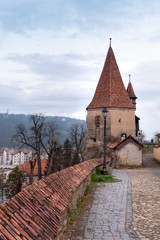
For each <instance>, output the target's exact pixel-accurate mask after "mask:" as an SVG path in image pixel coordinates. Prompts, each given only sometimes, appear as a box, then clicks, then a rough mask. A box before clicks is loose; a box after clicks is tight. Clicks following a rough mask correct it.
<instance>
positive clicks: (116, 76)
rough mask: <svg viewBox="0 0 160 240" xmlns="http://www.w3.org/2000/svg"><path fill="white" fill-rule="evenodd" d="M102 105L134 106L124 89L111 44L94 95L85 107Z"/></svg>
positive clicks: (90, 107)
mask: <svg viewBox="0 0 160 240" xmlns="http://www.w3.org/2000/svg"><path fill="white" fill-rule="evenodd" d="M103 107H115V108H133V109H134V108H135V106H134V105H133V103H132V102H131V100H130V99H129V96H128V93H127V91H126V89H125V86H124V83H123V81H122V78H121V75H120V72H119V69H118V65H117V62H116V59H115V56H114V53H113V50H112V48H111V46H110V47H109V50H108V54H107V57H106V60H105V63H104V67H103V70H102V73H101V76H100V79H99V82H98V85H97V88H96V91H95V94H94V97H93V99H92V101H91V103H90V104H89V105H88V107H87V109H94V108H103Z"/></svg>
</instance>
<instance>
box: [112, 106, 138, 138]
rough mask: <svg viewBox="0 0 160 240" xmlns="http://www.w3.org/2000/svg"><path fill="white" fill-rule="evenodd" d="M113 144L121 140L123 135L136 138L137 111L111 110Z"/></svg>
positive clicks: (125, 109)
mask: <svg viewBox="0 0 160 240" xmlns="http://www.w3.org/2000/svg"><path fill="white" fill-rule="evenodd" d="M110 115H111V142H112V141H114V140H116V139H117V138H119V139H120V138H121V136H122V134H123V133H124V134H126V136H129V135H132V136H133V137H136V124H135V110H134V109H127V108H117V109H115V108H114V109H110Z"/></svg>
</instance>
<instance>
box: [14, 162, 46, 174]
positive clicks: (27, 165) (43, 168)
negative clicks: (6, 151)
mask: <svg viewBox="0 0 160 240" xmlns="http://www.w3.org/2000/svg"><path fill="white" fill-rule="evenodd" d="M46 164H47V159H41V171H42V175H44V174H45V171H46ZM18 168H19V170H21V171H22V172H24V173H26V174H29V173H30V163H29V161H27V162H25V163H24V164H21V165H19V166H18ZM33 175H34V176H38V163H37V161H36V165H35V167H34V172H33Z"/></svg>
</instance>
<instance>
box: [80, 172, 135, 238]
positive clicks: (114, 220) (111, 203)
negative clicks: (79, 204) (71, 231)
mask: <svg viewBox="0 0 160 240" xmlns="http://www.w3.org/2000/svg"><path fill="white" fill-rule="evenodd" d="M113 175H114V176H116V178H118V179H121V180H122V181H121V182H115V183H98V184H97V187H96V189H95V192H94V196H93V204H92V205H91V206H90V208H88V210H87V211H86V212H85V213H84V216H83V218H82V220H81V226H80V228H79V233H78V236H77V238H76V240H89V239H90V240H101V239H102V240H103V239H104V240H120V239H122V240H129V239H139V238H137V237H136V235H135V233H134V232H133V231H132V229H131V220H132V210H131V184H130V176H129V174H128V173H127V172H126V171H124V170H113Z"/></svg>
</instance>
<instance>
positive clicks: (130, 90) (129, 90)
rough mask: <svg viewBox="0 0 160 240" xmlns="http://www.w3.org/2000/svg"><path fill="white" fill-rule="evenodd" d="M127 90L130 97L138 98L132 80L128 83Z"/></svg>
mask: <svg viewBox="0 0 160 240" xmlns="http://www.w3.org/2000/svg"><path fill="white" fill-rule="evenodd" d="M127 92H128V95H129V97H130V98H133V99H137V97H136V95H135V93H134V90H133V87H132V83H131V82H130V81H129V83H128V87H127Z"/></svg>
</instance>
